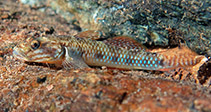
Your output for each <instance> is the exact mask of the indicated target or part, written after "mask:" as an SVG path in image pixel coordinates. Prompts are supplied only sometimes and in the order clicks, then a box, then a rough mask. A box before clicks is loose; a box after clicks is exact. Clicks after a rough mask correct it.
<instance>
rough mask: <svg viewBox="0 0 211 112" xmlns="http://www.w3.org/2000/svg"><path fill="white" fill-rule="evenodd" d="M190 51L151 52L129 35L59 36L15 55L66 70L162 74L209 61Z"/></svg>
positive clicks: (36, 42) (39, 40) (27, 45)
mask: <svg viewBox="0 0 211 112" xmlns="http://www.w3.org/2000/svg"><path fill="white" fill-rule="evenodd" d="M187 51H188V50H187ZM187 51H186V52H187ZM188 52H189V54H188V53H185V52H183V51H182V50H181V49H170V50H165V51H158V52H151V51H149V50H147V49H146V48H145V47H144V46H142V45H141V44H139V43H138V42H136V41H135V40H133V39H131V38H129V37H126V36H120V37H115V38H111V39H108V40H105V41H96V40H92V39H87V38H78V37H74V36H71V37H68V36H66V37H64V36H58V37H39V38H33V37H30V38H28V39H27V40H26V41H25V42H23V43H21V44H19V45H18V46H16V47H15V48H14V51H13V54H14V55H15V56H16V57H17V58H19V59H20V60H23V61H26V62H39V63H49V64H55V65H56V66H62V67H64V68H84V67H88V66H107V67H111V68H121V69H143V70H161V71H162V70H168V69H174V68H176V67H186V66H188V67H190V66H194V65H196V64H197V63H199V62H200V61H201V60H204V61H205V60H206V57H204V56H201V55H197V54H196V53H191V52H192V51H191V50H189V51H188ZM189 55H190V56H191V58H190V57H189Z"/></svg>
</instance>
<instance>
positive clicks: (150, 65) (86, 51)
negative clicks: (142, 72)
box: [60, 37, 162, 70]
mask: <svg viewBox="0 0 211 112" xmlns="http://www.w3.org/2000/svg"><path fill="white" fill-rule="evenodd" d="M76 40H77V44H75V41H76ZM61 42H62V41H61ZM60 44H62V45H65V46H66V47H67V49H68V50H69V51H73V52H79V53H74V54H73V55H74V57H75V56H80V57H82V59H83V61H84V62H85V63H86V64H87V65H90V66H108V67H114V68H116V67H118V68H127V69H146V70H157V69H160V68H162V63H161V62H162V57H161V56H159V55H158V54H155V53H150V52H143V51H140V50H127V49H123V48H118V47H116V46H113V45H107V44H105V43H103V42H101V41H93V40H89V39H76V38H74V37H72V38H71V39H70V40H69V41H68V43H66V42H65V43H60ZM69 46H71V47H69ZM73 55H70V57H72V56H73Z"/></svg>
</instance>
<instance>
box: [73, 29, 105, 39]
mask: <svg viewBox="0 0 211 112" xmlns="http://www.w3.org/2000/svg"><path fill="white" fill-rule="evenodd" d="M101 35H102V34H101V32H100V31H95V30H87V31H83V32H80V33H78V34H76V35H75V37H77V38H84V39H91V40H98V39H100V37H101Z"/></svg>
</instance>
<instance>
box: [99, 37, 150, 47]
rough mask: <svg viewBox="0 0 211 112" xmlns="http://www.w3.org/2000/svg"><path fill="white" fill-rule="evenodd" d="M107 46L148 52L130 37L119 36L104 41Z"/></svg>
mask: <svg viewBox="0 0 211 112" xmlns="http://www.w3.org/2000/svg"><path fill="white" fill-rule="evenodd" d="M103 42H104V43H105V44H108V45H113V46H116V47H119V48H123V49H127V50H130V49H139V50H146V49H147V48H146V47H145V46H144V45H142V44H140V43H138V42H137V41H136V40H135V39H133V38H131V37H128V36H117V37H113V38H109V39H107V40H104V41H103Z"/></svg>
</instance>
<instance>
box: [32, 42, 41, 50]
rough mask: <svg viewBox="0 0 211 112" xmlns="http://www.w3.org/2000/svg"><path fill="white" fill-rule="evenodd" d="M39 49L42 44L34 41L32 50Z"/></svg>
mask: <svg viewBox="0 0 211 112" xmlns="http://www.w3.org/2000/svg"><path fill="white" fill-rule="evenodd" d="M39 47H40V42H39V41H37V40H33V41H32V42H31V48H32V49H34V50H36V49H38V48H39Z"/></svg>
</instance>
